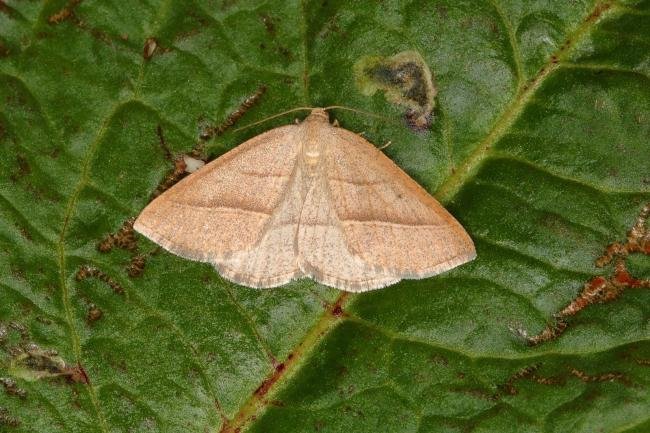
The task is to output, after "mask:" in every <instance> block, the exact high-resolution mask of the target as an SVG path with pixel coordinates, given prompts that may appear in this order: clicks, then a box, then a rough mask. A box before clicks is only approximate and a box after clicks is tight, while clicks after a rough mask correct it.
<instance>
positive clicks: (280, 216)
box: [134, 125, 302, 287]
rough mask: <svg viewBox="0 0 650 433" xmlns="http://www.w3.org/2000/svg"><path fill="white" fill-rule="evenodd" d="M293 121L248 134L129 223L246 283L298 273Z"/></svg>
mask: <svg viewBox="0 0 650 433" xmlns="http://www.w3.org/2000/svg"><path fill="white" fill-rule="evenodd" d="M298 130H299V126H297V125H288V126H283V127H279V128H275V129H272V130H270V131H268V132H265V133H263V134H260V135H258V136H256V137H254V138H251V139H250V140H248V141H247V142H245V143H243V144H241V145H240V146H238V147H236V148H235V149H233V150H231V151H229V152H228V153H226V154H224V155H223V156H221V157H220V158H218V159H216V160H214V161H213V162H211V163H209V164H207V165H206V166H205V167H203V168H202V169H201V170H199V171H198V172H196V173H194V174H192V175H191V176H188V177H187V178H185V179H183V180H182V181H181V182H179V183H178V184H176V185H175V186H174V187H172V188H171V189H169V190H168V191H166V192H165V193H163V194H162V195H161V196H160V197H158V198H157V199H155V200H154V201H153V202H151V203H150V204H149V205H148V206H147V207H146V208H145V209H144V210H143V211H142V213H141V214H140V216H139V217H138V218H137V220H136V221H135V224H134V228H135V229H136V230H137V231H138V232H140V233H142V234H143V235H145V236H147V237H148V238H150V239H151V240H153V241H154V242H156V243H157V244H159V245H161V246H162V247H163V248H165V249H167V250H168V251H170V252H172V253H174V254H177V255H179V256H182V257H185V258H188V259H192V260H197V261H202V262H209V263H212V264H214V265H215V267H216V268H217V269H218V270H219V271H220V273H221V274H222V275H223V276H224V277H226V278H228V279H230V280H233V281H235V282H237V283H240V284H245V285H248V286H251V287H272V286H277V285H282V284H285V283H287V282H289V281H290V280H291V279H293V278H295V277H296V276H297V275H299V274H300V271H299V269H298V268H297V266H296V257H295V247H294V238H295V233H296V230H297V223H298V219H299V214H300V209H301V207H302V196H301V192H300V188H299V185H297V183H296V181H295V179H296V174H297V173H296V170H299V164H296V160H297V158H298V154H299V151H300V148H299V144H300V143H299V140H297V139H296V138H295V137H294V135H295V134H296V132H297V131H298Z"/></svg>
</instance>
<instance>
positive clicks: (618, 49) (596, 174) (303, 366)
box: [0, 0, 650, 433]
mask: <svg viewBox="0 0 650 433" xmlns="http://www.w3.org/2000/svg"><path fill="white" fill-rule="evenodd" d="M66 8H68V9H66ZM149 38H155V41H156V46H157V47H156V50H155V52H154V54H153V56H151V58H149V59H144V58H143V49H144V47H145V41H147V39H149ZM150 43H153V42H150ZM149 48H151V47H149ZM403 51H417V52H418V53H420V55H421V56H422V58H423V59H424V61H425V62H426V64H427V65H428V66H429V67H430V69H431V72H432V73H433V76H434V80H435V83H436V87H437V90H438V96H437V99H436V103H435V107H436V108H435V120H434V123H433V125H432V127H431V130H430V131H428V132H426V133H417V132H413V131H411V130H410V129H409V128H408V127H406V126H405V124H404V123H403V122H402V117H403V114H404V107H403V106H400V105H397V104H393V103H392V102H390V101H388V100H387V99H386V97H385V95H384V94H382V93H381V92H377V93H375V94H374V95H373V96H371V97H369V96H365V95H364V94H363V93H362V92H361V91H360V89H359V88H357V87H356V84H355V83H356V80H355V76H354V65H355V63H357V62H358V61H359V60H360V59H362V58H363V57H367V56H379V57H390V56H393V55H395V54H397V53H399V52H403ZM649 84H650V3H649V2H648V1H614V0H612V1H602V2H593V1H588V0H576V1H570V2H569V1H560V0H557V1H541V0H540V1H537V0H530V1H526V2H521V1H518V0H490V1H482V2H481V1H469V0H467V1H451V0H440V1H438V0H435V1H403V2H398V1H383V2H376V1H358V2H343V1H337V0H330V1H313V2H307V1H303V2H299V1H270V2H257V1H252V0H248V1H245V0H239V1H236V0H223V1H214V0H203V1H201V0H197V1H193V2H189V1H188V2H185V1H171V0H167V1H165V0H148V1H146V2H132V1H128V2H125V1H117V0H104V1H91V0H86V1H84V2H80V1H75V0H73V1H69V2H68V1H65V0H51V1H46V2H37V1H30V0H7V1H4V2H0V156H1V158H0V377H3V378H4V379H3V380H2V383H3V384H4V385H3V387H2V388H4V389H1V388H0V430H1V431H10V432H14V431H15V432H45V431H47V432H102V433H108V432H146V431H156V432H158V431H159V432H219V431H222V432H224V433H225V432H230V433H234V432H241V433H243V432H259V433H262V432H264V433H276V432H278V433H279V432H283V433H287V432H296V433H297V432H330V433H332V432H337V433H338V432H355V433H362V432H373V433H376V432H387V433H402V432H404V433H406V432H413V433H415V432H418V433H429V432H431V433H433V432H466V431H472V432H567V431H571V432H594V431H599V432H627V433H633V432H634V433H641V432H647V431H649V430H650V416H649V414H650V392H649V391H648V390H649V389H650V380H649V376H648V362H649V359H650V343H649V340H650V321H649V320H648V317H650V309H649V307H648V305H649V303H648V301H649V300H650V299H649V296H650V292H649V291H648V290H643V289H630V290H626V291H625V292H624V293H623V294H622V295H621V296H620V297H619V298H618V299H616V300H615V301H613V302H609V303H603V304H598V305H593V306H590V307H588V308H586V309H585V310H583V311H581V312H580V313H579V314H577V315H576V316H575V317H573V318H571V320H570V321H569V326H568V328H567V330H566V332H565V333H564V334H563V335H561V336H559V338H557V339H555V340H553V341H550V342H546V343H544V344H540V345H539V346H537V347H534V348H533V347H528V346H526V345H525V344H524V342H523V341H522V340H521V339H519V338H518V337H516V336H515V335H514V334H513V332H512V331H511V330H510V328H511V327H520V328H521V329H525V330H528V331H529V332H531V333H533V334H534V333H537V332H540V331H542V330H543V329H544V327H545V326H546V324H547V323H549V322H551V321H552V320H553V314H554V313H556V312H557V311H559V310H561V309H562V308H564V307H565V306H566V305H567V304H569V303H570V302H571V300H572V299H574V298H575V297H576V295H577V294H578V293H579V292H580V290H581V289H582V288H583V285H584V284H585V283H586V282H588V281H590V279H591V278H593V277H594V276H596V275H603V276H605V277H608V276H610V275H611V274H612V272H613V270H612V266H611V265H609V266H608V267H605V268H597V267H596V266H595V260H596V259H597V258H598V257H599V256H600V255H601V254H602V252H603V250H604V248H605V247H606V246H607V245H608V244H610V243H612V242H615V241H621V242H623V241H625V237H626V232H627V231H628V230H629V229H630V227H631V226H632V225H633V223H634V221H635V219H636V217H637V215H638V214H639V212H640V210H641V208H642V207H643V206H644V204H645V203H647V202H649V201H650V171H649V167H650V85H649ZM260 85H266V86H267V87H268V90H267V92H266V94H265V95H263V96H262V97H261V99H260V100H259V102H258V104H257V105H256V106H254V107H253V108H251V109H250V110H249V111H248V112H247V113H245V114H244V116H243V118H242V119H241V120H240V122H239V124H240V125H244V124H249V123H252V122H255V121H258V120H261V119H264V118H265V117H267V116H270V115H273V114H276V113H278V112H280V111H283V110H287V109H291V108H294V107H296V106H305V105H309V106H326V105H333V104H337V105H346V106H350V107H354V108H358V109H362V110H366V111H370V112H373V113H378V114H381V115H383V116H386V117H389V118H391V119H394V120H397V122H395V123H391V122H384V121H380V120H377V119H376V118H373V117H367V116H364V115H362V114H357V113H350V112H342V111H335V112H333V117H335V118H336V119H338V120H339V122H340V123H341V125H342V126H343V127H345V128H347V129H350V130H352V131H357V132H362V131H363V132H365V135H366V137H368V139H370V140H371V141H372V142H374V143H376V144H378V145H381V144H383V143H385V142H387V141H392V143H393V144H392V145H391V146H390V147H388V148H386V150H385V152H386V153H387V154H388V156H389V157H390V158H392V159H393V160H394V161H395V162H396V163H397V164H399V165H400V166H401V167H402V168H403V169H404V170H405V171H406V172H408V173H409V174H410V175H411V176H412V177H413V178H414V179H416V180H417V181H418V182H419V183H420V184H421V185H423V186H424V187H425V188H426V189H427V190H429V191H430V192H431V193H432V194H434V195H435V196H436V197H437V198H439V199H440V200H441V201H442V202H443V203H444V204H445V205H446V206H447V207H448V208H449V209H450V211H451V212H452V213H453V214H454V215H455V216H456V217H457V218H458V219H459V220H460V221H461V223H463V225H464V226H465V227H466V228H467V230H468V232H469V233H470V235H471V236H472V238H473V239H474V240H475V243H476V247H477V252H478V258H477V259H476V260H475V261H473V262H471V263H469V264H467V265H464V266H462V267H460V268H457V269H455V270H453V271H451V272H448V273H445V274H443V275H441V276H438V277H435V278H430V279H426V280H422V281H404V282H402V283H399V284H396V285H395V286H392V287H390V288H387V289H383V290H378V291H375V292H371V293H365V294H359V295H350V296H347V295H344V294H341V293H340V292H339V291H337V290H334V289H331V288H327V287H324V286H320V285H318V284H315V283H313V282H311V281H309V280H301V281H296V282H294V283H292V284H289V285H287V286H286V287H282V288H279V289H274V290H254V289H250V288H245V287H239V286H236V285H233V284H231V283H229V282H227V281H224V280H223V279H222V278H220V277H219V275H218V274H217V273H216V272H215V271H214V270H213V269H212V268H211V267H210V266H208V265H205V264H198V263H193V262H189V261H186V260H183V259H181V258H178V257H175V256H173V255H171V254H168V253H165V252H159V253H157V254H154V255H152V256H151V257H149V258H148V260H147V263H146V266H145V268H144V273H143V275H142V276H141V277H139V278H131V277H129V276H128V274H127V272H126V270H125V267H126V266H127V265H128V264H129V261H130V259H131V253H129V252H128V251H125V250H119V249H116V250H113V251H111V252H109V253H101V252H99V251H98V250H97V244H98V243H99V242H100V241H101V240H102V239H103V238H104V236H106V235H107V234H108V233H111V232H115V231H117V230H118V229H119V228H120V227H121V225H122V223H123V222H124V221H125V220H126V219H128V218H130V217H133V216H135V215H137V214H138V213H139V212H140V211H141V210H142V208H143V207H144V206H145V205H146V204H147V202H148V200H149V197H150V196H151V194H152V193H153V191H154V190H155V189H156V187H157V185H158V184H159V183H160V182H161V181H162V180H163V179H164V178H165V176H166V174H167V173H168V172H169V171H170V170H171V169H172V164H171V163H170V162H169V161H168V160H166V159H165V155H164V152H163V151H162V150H161V147H160V145H159V137H158V135H157V133H156V131H157V128H158V126H160V128H161V130H162V132H163V135H164V139H165V141H166V143H167V144H168V145H169V147H170V148H171V149H172V151H173V152H175V153H177V154H179V155H180V154H182V153H183V152H188V151H189V150H190V149H192V147H193V146H194V145H195V143H196V142H197V139H198V135H199V131H200V128H201V127H202V125H204V124H205V123H209V122H212V123H217V124H218V123H220V122H222V121H223V120H224V119H225V118H226V117H227V116H228V114H229V113H230V112H232V111H233V110H235V109H236V108H237V107H238V105H239V104H240V103H241V102H242V101H243V100H244V99H245V98H247V97H248V96H250V95H251V94H253V93H254V92H255V91H256V89H257V88H258V87H259V86H260ZM292 120H293V118H292V117H291V116H285V117H283V118H279V119H274V120H273V121H269V122H266V123H264V124H261V125H257V126H255V127H253V128H250V129H246V130H243V131H240V132H235V131H233V130H232V129H231V130H229V131H227V132H226V134H224V135H223V136H221V137H218V138H216V139H215V140H213V141H211V142H210V143H209V146H208V148H207V150H208V153H210V155H211V156H218V155H220V154H222V153H223V152H225V151H227V150H228V149H231V148H233V147H234V146H236V145H237V144H238V143H241V142H243V141H244V140H246V139H247V138H250V137H253V136H254V135H256V134H259V133H260V132H262V131H264V130H267V129H269V128H271V127H273V126H275V125H279V124H283V123H289V122H291V121H292ZM139 245H140V250H141V251H143V252H150V251H153V250H154V249H155V245H153V244H151V243H150V242H147V241H146V240H144V239H140V240H139ZM627 262H628V268H629V270H630V272H631V273H632V275H633V276H634V277H636V278H649V277H650V260H648V257H647V256H645V255H643V254H635V255H633V256H630V258H629V260H627ZM82 266H92V267H93V268H94V269H98V270H100V271H101V272H103V273H104V274H102V275H105V276H106V277H107V278H110V283H111V284H113V286H114V287H113V288H111V285H110V284H108V283H107V281H108V280H107V279H106V278H103V279H102V278H97V277H93V278H87V279H82V280H81V281H78V280H77V278H75V275H77V272H78V271H79V269H80V268H81V267H82ZM118 285H119V288H122V289H123V291H124V292H123V293H122V294H120V293H116V291H115V290H113V289H115V288H117V287H118ZM117 292H119V290H117ZM91 309H94V310H93V311H94V312H95V313H93V314H95V316H93V317H94V318H90V319H89V318H88V314H89V310H91ZM98 311H101V318H99V319H98V318H97V314H98V313H97V312H98ZM34 344H35V345H37V346H38V348H36V347H35V346H34ZM52 351H56V354H55V353H54V352H52ZM533 370H534V371H533ZM519 376H521V377H519ZM19 390H20V392H19Z"/></svg>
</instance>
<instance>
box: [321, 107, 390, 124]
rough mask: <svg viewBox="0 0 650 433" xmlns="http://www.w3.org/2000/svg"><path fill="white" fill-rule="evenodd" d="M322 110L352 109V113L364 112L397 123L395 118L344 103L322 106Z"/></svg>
mask: <svg viewBox="0 0 650 433" xmlns="http://www.w3.org/2000/svg"><path fill="white" fill-rule="evenodd" d="M323 110H325V111H327V110H347V111H352V112H354V113H358V114H364V115H366V116H370V117H375V118H377V119H381V120H384V121H386V122H390V123H396V124H398V123H399V122H397V121H396V120H395V119H391V118H389V117H386V116H382V115H381V114H376V113H371V112H370V111H365V110H359V109H358V108H350V107H346V106H344V105H330V106H329V107H325V108H323Z"/></svg>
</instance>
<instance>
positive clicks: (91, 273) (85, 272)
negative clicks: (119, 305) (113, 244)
mask: <svg viewBox="0 0 650 433" xmlns="http://www.w3.org/2000/svg"><path fill="white" fill-rule="evenodd" d="M75 278H76V279H77V281H83V280H86V279H88V278H97V279H99V280H100V281H103V282H104V283H106V284H108V285H109V287H110V288H111V289H113V292H115V293H116V294H118V295H122V294H124V287H122V286H121V285H120V283H118V282H117V281H115V280H113V279H112V278H111V277H109V276H108V275H107V274H106V273H105V272H103V271H100V270H99V269H97V268H94V267H92V266H87V265H84V266H81V267H80V268H79V270H78V271H77V274H76V275H75Z"/></svg>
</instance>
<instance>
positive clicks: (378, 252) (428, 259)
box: [325, 128, 476, 279]
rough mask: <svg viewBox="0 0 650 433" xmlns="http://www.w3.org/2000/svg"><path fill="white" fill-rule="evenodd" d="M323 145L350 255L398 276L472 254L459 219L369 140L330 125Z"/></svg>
mask: <svg viewBox="0 0 650 433" xmlns="http://www.w3.org/2000/svg"><path fill="white" fill-rule="evenodd" d="M325 149H326V150H325V158H326V162H325V165H326V167H327V168H326V173H327V183H328V190H329V194H330V202H331V203H332V206H333V207H334V210H335V212H336V215H337V218H338V220H339V224H340V225H341V227H342V231H343V233H344V236H345V239H346V242H347V244H348V247H349V249H350V250H351V251H353V253H354V255H356V256H357V257H359V258H361V259H362V260H363V261H364V262H366V263H367V264H369V265H370V266H374V267H376V268H379V269H382V270H384V272H386V273H388V274H390V275H393V276H394V277H396V278H397V279H403V278H424V277H428V276H432V275H436V274H439V273H441V272H444V271H447V270H449V269H451V268H454V267H456V266H458V265H460V264H462V263H465V262H468V261H470V260H472V259H474V258H475V257H476V251H475V249H474V243H473V242H472V240H471V238H470V237H469V235H468V234H467V232H466V231H465V229H464V228H463V227H462V226H461V225H460V223H458V221H456V219H454V217H453V216H452V215H451V214H450V213H449V212H447V210H446V209H445V208H443V207H442V206H441V205H440V204H439V203H438V202H437V201H436V200H435V199H434V198H433V197H432V196H431V195H429V194H428V193H427V192H426V191H425V190H424V189H423V188H422V187H421V186H420V185H418V184H417V183H416V182H415V181H414V180H413V179H411V178H410V177H409V176H408V175H407V174H406V173H404V171H402V170H401V169H400V168H399V167H398V166H397V165H396V164H395V163H394V162H393V161H391V160H390V159H389V158H388V157H386V156H385V155H384V154H383V153H382V152H381V151H379V150H378V149H377V148H376V147H375V146H374V145H373V144H371V143H369V142H368V141H367V140H365V139H364V138H362V137H360V136H358V135H356V134H354V133H352V132H350V131H347V130H345V129H343V128H333V131H332V133H331V138H329V139H328V142H327V145H326V146H325Z"/></svg>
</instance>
